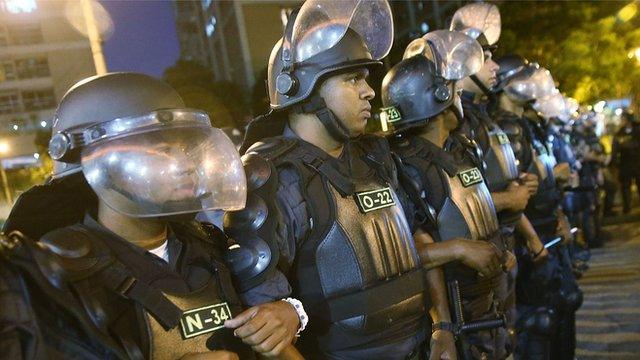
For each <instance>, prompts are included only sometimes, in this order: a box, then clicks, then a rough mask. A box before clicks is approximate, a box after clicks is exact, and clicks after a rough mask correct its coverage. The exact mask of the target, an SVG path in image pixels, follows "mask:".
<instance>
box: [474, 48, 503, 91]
mask: <svg viewBox="0 0 640 360" xmlns="http://www.w3.org/2000/svg"><path fill="white" fill-rule="evenodd" d="M491 56H492V55H491V51H489V50H485V51H484V65H483V66H482V68H480V71H478V72H477V73H476V76H477V77H478V80H480V82H481V83H482V84H484V86H486V87H487V88H489V89H491V88H492V87H494V86H495V85H496V82H497V77H496V73H497V72H498V68H499V66H498V64H496V62H495V61H493V59H492V58H491Z"/></svg>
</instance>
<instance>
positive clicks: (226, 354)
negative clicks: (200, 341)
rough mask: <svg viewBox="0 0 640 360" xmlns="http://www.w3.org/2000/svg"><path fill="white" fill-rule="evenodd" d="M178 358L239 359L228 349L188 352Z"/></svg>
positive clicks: (189, 359) (191, 359)
mask: <svg viewBox="0 0 640 360" xmlns="http://www.w3.org/2000/svg"><path fill="white" fill-rule="evenodd" d="M180 360H240V358H239V357H238V355H236V354H235V353H232V352H230V351H207V352H203V353H189V354H186V355H184V356H183V357H181V358H180Z"/></svg>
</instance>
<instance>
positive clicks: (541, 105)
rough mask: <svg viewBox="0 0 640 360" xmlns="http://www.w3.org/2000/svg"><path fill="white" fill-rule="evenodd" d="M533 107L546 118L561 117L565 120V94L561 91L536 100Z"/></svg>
mask: <svg viewBox="0 0 640 360" xmlns="http://www.w3.org/2000/svg"><path fill="white" fill-rule="evenodd" d="M532 107H533V109H534V110H535V111H537V112H538V113H539V114H540V115H541V116H542V117H543V118H545V119H552V118H559V119H561V120H563V119H564V114H565V113H566V108H565V102H564V96H562V94H560V93H559V92H558V93H555V94H552V95H549V96H547V97H545V98H542V99H538V100H536V102H535V103H533V105H532Z"/></svg>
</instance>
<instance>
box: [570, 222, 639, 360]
mask: <svg viewBox="0 0 640 360" xmlns="http://www.w3.org/2000/svg"><path fill="white" fill-rule="evenodd" d="M606 230H607V231H608V232H609V233H610V234H611V238H612V240H610V241H608V242H607V243H606V245H605V246H604V247H603V248H601V249H595V250H593V251H592V258H591V261H590V269H589V271H587V272H586V273H585V275H584V276H583V278H582V279H580V286H581V288H582V289H583V291H584V304H583V305H582V308H580V310H579V311H578V313H577V320H576V325H577V331H578V335H577V338H578V345H577V346H578V350H577V354H576V355H577V357H578V359H580V360H589V359H613V360H615V359H640V222H633V223H627V224H621V225H611V226H607V227H606Z"/></svg>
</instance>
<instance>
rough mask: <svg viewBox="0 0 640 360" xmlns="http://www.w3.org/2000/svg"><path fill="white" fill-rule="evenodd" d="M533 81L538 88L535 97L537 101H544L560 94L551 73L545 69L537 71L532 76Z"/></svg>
mask: <svg viewBox="0 0 640 360" xmlns="http://www.w3.org/2000/svg"><path fill="white" fill-rule="evenodd" d="M531 81H532V82H533V83H534V85H535V87H536V94H535V97H536V98H537V99H542V98H544V97H547V96H550V95H553V94H555V93H557V92H558V91H557V89H556V83H555V81H554V80H553V77H552V76H551V72H550V71H549V70H547V69H545V68H543V67H541V68H539V69H537V70H536V71H535V72H534V73H533V75H531Z"/></svg>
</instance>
